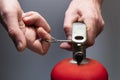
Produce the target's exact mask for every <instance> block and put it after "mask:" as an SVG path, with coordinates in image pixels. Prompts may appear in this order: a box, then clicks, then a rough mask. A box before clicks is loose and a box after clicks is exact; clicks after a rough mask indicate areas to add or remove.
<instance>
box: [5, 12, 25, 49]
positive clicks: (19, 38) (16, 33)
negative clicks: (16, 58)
mask: <svg viewBox="0 0 120 80" xmlns="http://www.w3.org/2000/svg"><path fill="white" fill-rule="evenodd" d="M4 22H5V24H6V28H7V30H8V34H9V35H10V37H11V38H12V39H13V42H14V44H15V46H16V48H17V49H18V50H19V51H23V50H24V49H25V48H26V39H25V36H24V34H23V32H22V31H21V29H20V28H19V23H18V17H17V15H11V14H9V15H7V16H5V18H4ZM21 26H22V25H21ZM23 26H24V25H23Z"/></svg>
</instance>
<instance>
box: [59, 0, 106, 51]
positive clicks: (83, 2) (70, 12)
mask: <svg viewBox="0 0 120 80" xmlns="http://www.w3.org/2000/svg"><path fill="white" fill-rule="evenodd" d="M101 4H102V1H101V0H72V1H71V3H70V5H69V7H68V9H67V11H66V13H65V19H64V30H65V33H66V36H67V39H71V29H72V24H73V23H74V22H76V21H82V22H84V23H85V24H86V26H87V44H86V45H87V47H89V46H92V45H93V44H94V42H95V38H96V37H97V36H98V34H99V33H100V32H101V31H102V30H103V27H104V20H103V18H102V15H101ZM60 47H61V48H64V49H67V50H72V46H71V45H70V44H69V43H62V44H61V45H60Z"/></svg>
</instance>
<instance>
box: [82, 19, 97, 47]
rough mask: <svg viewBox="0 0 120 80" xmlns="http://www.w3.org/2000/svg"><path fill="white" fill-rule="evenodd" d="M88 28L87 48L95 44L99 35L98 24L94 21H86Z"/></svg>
mask: <svg viewBox="0 0 120 80" xmlns="http://www.w3.org/2000/svg"><path fill="white" fill-rule="evenodd" d="M84 22H85V24H86V26H87V43H86V45H87V47H89V46H92V45H93V44H94V42H95V38H96V35H97V31H98V30H97V22H96V20H94V19H90V18H88V19H85V20H84Z"/></svg>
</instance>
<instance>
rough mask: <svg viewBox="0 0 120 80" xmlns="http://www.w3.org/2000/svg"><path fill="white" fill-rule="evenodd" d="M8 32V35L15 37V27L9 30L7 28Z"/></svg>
mask: <svg viewBox="0 0 120 80" xmlns="http://www.w3.org/2000/svg"><path fill="white" fill-rule="evenodd" d="M8 34H9V36H10V37H11V38H13V37H15V35H16V31H15V29H9V30H8Z"/></svg>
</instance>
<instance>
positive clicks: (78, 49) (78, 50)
mask: <svg viewBox="0 0 120 80" xmlns="http://www.w3.org/2000/svg"><path fill="white" fill-rule="evenodd" d="M85 58H86V48H85V45H82V44H74V51H73V59H74V60H75V61H76V62H77V64H78V65H80V63H81V62H82V60H83V59H85Z"/></svg>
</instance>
